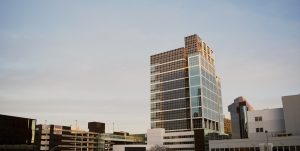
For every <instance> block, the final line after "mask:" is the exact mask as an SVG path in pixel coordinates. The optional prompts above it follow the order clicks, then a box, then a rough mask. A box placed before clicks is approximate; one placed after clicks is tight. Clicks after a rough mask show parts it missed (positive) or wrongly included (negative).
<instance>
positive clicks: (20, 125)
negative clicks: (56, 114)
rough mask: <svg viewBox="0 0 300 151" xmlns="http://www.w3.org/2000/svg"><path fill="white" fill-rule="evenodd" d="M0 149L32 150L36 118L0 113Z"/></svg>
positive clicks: (33, 148)
mask: <svg viewBox="0 0 300 151" xmlns="http://www.w3.org/2000/svg"><path fill="white" fill-rule="evenodd" d="M0 123H1V124H0V151H2V150H3V151H6V150H15V151H18V150H20V151H33V150H36V149H35V146H34V136H35V126H36V120H35V119H30V118H24V117H15V116H9V115H1V114H0Z"/></svg>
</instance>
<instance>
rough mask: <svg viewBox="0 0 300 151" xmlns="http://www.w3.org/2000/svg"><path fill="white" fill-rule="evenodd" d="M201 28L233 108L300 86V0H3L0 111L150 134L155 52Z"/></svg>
mask: <svg viewBox="0 0 300 151" xmlns="http://www.w3.org/2000/svg"><path fill="white" fill-rule="evenodd" d="M192 34H198V35H199V36H200V37H201V38H202V39H203V41H205V42H206V43H207V44H208V45H209V46H210V48H212V49H213V50H214V53H215V56H216V70H217V73H218V74H219V76H220V77H221V80H222V81H221V84H222V98H223V108H224V109H223V111H224V114H225V115H226V116H227V117H229V113H228V111H227V106H228V105H229V104H230V103H232V102H233V100H234V98H236V97H238V96H245V97H246V98H247V99H248V101H249V102H250V104H252V106H253V107H254V108H255V109H265V108H277V107H282V103H281V97H282V96H286V95H294V94H299V93H300V78H299V77H300V1H298V0H287V1H280V0H274V1H261V0H253V1H238V0H228V1H223V0H216V1H199V0H186V1H182V0H172V1H171V0H165V1H159V0H151V1H146V0H128V1H104V0H103V1H101V0H99V1H98V0H89V1H84V0H65V1H58V0H54V1H37V0H28V1H17V0H2V1H0V114H6V115H13V116H21V117H28V118H34V119H37V121H38V123H47V124H58V125H72V126H74V125H75V124H76V122H75V121H76V120H77V121H78V125H79V126H80V127H81V128H82V129H87V123H88V122H89V121H98V122H105V123H106V132H112V130H113V129H114V130H115V131H128V132H129V133H145V132H146V130H147V129H149V128H150V55H153V54H157V53H160V52H163V51H167V50H171V49H175V48H179V47H183V46H184V37H186V36H189V35H192ZM113 123H114V124H113ZM113 125H114V126H113Z"/></svg>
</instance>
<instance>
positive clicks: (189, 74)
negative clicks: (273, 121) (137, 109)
mask: <svg viewBox="0 0 300 151" xmlns="http://www.w3.org/2000/svg"><path fill="white" fill-rule="evenodd" d="M151 128H152V129H154V128H164V129H165V132H166V133H172V132H185V131H186V132H187V135H188V136H190V135H192V137H193V138H194V139H193V140H192V141H189V142H180V140H179V142H176V141H175V142H174V140H172V139H169V141H170V142H165V143H164V144H165V145H168V144H169V145H168V147H170V148H174V149H176V148H177V150H208V148H207V146H205V142H207V141H205V139H206V137H205V135H207V134H208V133H218V134H223V132H224V115H223V109H222V99H221V84H220V79H219V77H218V76H217V74H216V71H215V59H214V54H213V51H212V49H210V47H209V46H207V45H206V43H205V42H203V41H202V39H200V38H199V37H198V36H197V35H191V36H188V37H185V47H182V48H178V49H174V50H170V51H167V52H163V53H159V54H156V55H152V56H151ZM190 131H193V132H192V133H191V132H190ZM196 134H199V135H201V136H199V135H196ZM182 135H184V134H182ZM197 137H198V138H197ZM176 138H181V137H180V136H178V137H176ZM201 140H202V141H201ZM170 144H174V145H177V147H173V146H172V145H170ZM178 144H189V145H185V146H186V148H181V147H178Z"/></svg>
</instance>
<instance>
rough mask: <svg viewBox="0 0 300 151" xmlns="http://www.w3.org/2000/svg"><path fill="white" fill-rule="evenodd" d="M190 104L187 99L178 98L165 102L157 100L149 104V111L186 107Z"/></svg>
mask: <svg viewBox="0 0 300 151" xmlns="http://www.w3.org/2000/svg"><path fill="white" fill-rule="evenodd" d="M189 106H190V102H189V99H188V98H187V99H179V100H173V101H166V102H158V103H152V104H151V111H158V110H159V111H161V110H162V111H163V110H172V109H180V108H188V107H189Z"/></svg>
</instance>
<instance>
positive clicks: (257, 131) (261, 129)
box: [256, 127, 264, 133]
mask: <svg viewBox="0 0 300 151" xmlns="http://www.w3.org/2000/svg"><path fill="white" fill-rule="evenodd" d="M262 132H264V128H262V127H260V128H256V133H262Z"/></svg>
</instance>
